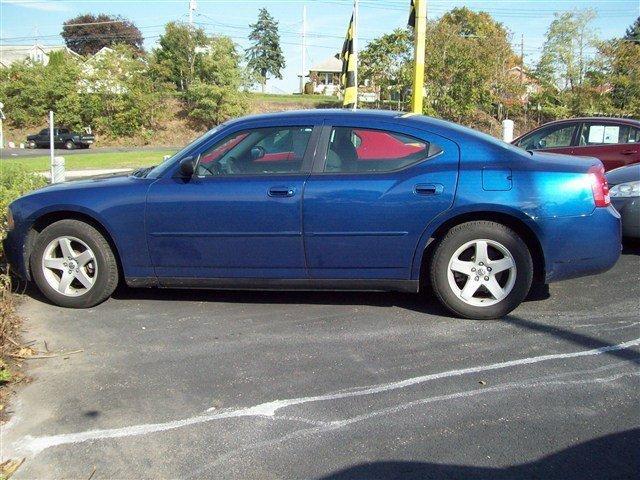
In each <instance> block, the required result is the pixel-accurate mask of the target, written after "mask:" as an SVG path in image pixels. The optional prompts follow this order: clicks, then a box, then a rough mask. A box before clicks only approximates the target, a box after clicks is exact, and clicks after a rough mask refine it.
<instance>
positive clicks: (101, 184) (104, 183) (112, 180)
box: [33, 172, 144, 193]
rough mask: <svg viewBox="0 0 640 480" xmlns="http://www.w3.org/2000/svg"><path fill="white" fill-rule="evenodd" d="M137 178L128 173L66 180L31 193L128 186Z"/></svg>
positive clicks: (137, 179)
mask: <svg viewBox="0 0 640 480" xmlns="http://www.w3.org/2000/svg"><path fill="white" fill-rule="evenodd" d="M140 180H144V179H140V178H137V177H133V176H132V175H130V174H129V173H126V172H125V173H117V174H116V173H114V174H107V175H98V176H95V177H91V178H85V179H77V180H68V181H66V182H62V183H52V184H49V185H46V186H44V187H42V188H40V189H38V190H35V191H34V192H33V193H37V192H58V191H73V190H85V189H100V188H110V187H118V186H123V185H128V184H130V183H132V182H136V181H140Z"/></svg>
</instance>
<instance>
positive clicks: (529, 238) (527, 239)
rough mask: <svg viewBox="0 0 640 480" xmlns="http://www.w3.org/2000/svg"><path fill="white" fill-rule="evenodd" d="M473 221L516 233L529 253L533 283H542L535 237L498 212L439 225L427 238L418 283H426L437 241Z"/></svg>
mask: <svg viewBox="0 0 640 480" xmlns="http://www.w3.org/2000/svg"><path fill="white" fill-rule="evenodd" d="M474 220H488V221H491V222H496V223H501V224H503V225H505V226H507V227H509V228H510V229H512V230H513V231H514V232H516V233H517V234H518V235H519V236H520V238H521V239H522V241H523V242H524V243H525V244H526V245H527V248H529V251H530V252H531V260H532V261H533V283H534V284H538V285H539V284H543V283H544V278H545V270H544V252H543V250H542V246H541V245H540V241H539V240H538V237H537V235H536V234H535V233H534V231H533V230H531V228H530V227H529V226H528V225H527V224H526V223H524V222H523V221H522V220H520V219H518V218H516V217H514V216H512V215H509V214H506V213H500V212H470V213H465V214H462V215H458V216H456V217H453V218H450V219H449V220H447V221H446V222H444V223H443V224H442V225H440V226H439V227H438V228H437V229H436V230H435V232H433V233H432V234H431V238H429V241H428V242H427V246H426V247H425V249H424V253H423V255H422V265H421V267H420V281H421V282H422V283H426V282H427V281H428V278H429V274H428V267H429V262H430V261H431V257H432V256H433V252H434V251H435V247H436V245H437V244H438V241H439V240H440V239H441V238H443V237H444V236H445V235H446V234H447V232H448V231H449V230H451V229H452V228H453V227H455V226H456V225H460V224H462V223H465V222H471V221H474Z"/></svg>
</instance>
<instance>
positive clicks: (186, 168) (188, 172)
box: [179, 156, 196, 178]
mask: <svg viewBox="0 0 640 480" xmlns="http://www.w3.org/2000/svg"><path fill="white" fill-rule="evenodd" d="M179 171H180V176H181V177H183V178H191V177H193V174H194V173H195V171H196V159H195V158H193V157H191V156H189V157H185V158H183V159H182V160H180V170H179Z"/></svg>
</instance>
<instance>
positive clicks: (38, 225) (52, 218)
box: [25, 211, 123, 276]
mask: <svg viewBox="0 0 640 480" xmlns="http://www.w3.org/2000/svg"><path fill="white" fill-rule="evenodd" d="M60 220H78V221H80V222H84V223H86V224H88V225H91V226H92V227H93V228H95V229H96V230H98V232H100V234H101V235H102V236H103V237H104V238H105V240H106V241H107V243H108V244H109V246H110V247H111V251H113V255H114V256H115V257H116V262H117V263H118V271H119V272H120V275H121V276H122V275H123V270H122V263H121V261H120V253H119V252H118V247H116V244H115V242H114V241H113V238H112V237H111V235H110V234H109V232H108V231H107V229H106V228H104V226H103V225H102V224H101V223H100V222H99V221H97V220H96V219H95V218H93V217H91V216H90V215H87V214H84V213H79V212H73V211H58V212H51V213H46V214H44V215H42V216H41V217H39V218H38V219H37V220H36V221H35V222H33V225H32V226H31V230H30V231H29V234H28V236H27V241H26V255H25V261H26V262H27V265H26V266H27V271H29V272H30V268H31V267H30V263H31V262H30V258H31V251H32V249H33V245H34V244H35V241H36V239H37V238H38V235H39V234H40V232H42V231H43V230H44V229H45V228H47V227H48V226H49V225H52V224H54V223H56V222H59V221H60Z"/></svg>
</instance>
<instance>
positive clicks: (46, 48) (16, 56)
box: [0, 43, 77, 66]
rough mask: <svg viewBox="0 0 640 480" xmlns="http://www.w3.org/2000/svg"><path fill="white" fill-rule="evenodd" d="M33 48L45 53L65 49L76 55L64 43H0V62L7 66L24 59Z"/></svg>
mask: <svg viewBox="0 0 640 480" xmlns="http://www.w3.org/2000/svg"><path fill="white" fill-rule="evenodd" d="M35 50H40V51H41V52H42V53H44V54H45V55H49V54H50V53H51V52H59V51H67V52H69V53H73V54H74V55H77V53H76V52H74V51H73V50H69V49H68V48H67V46H66V45H40V44H38V43H36V44H33V45H0V64H2V65H4V66H9V65H11V64H12V63H14V62H19V61H21V60H26V59H27V58H29V54H30V53H31V52H33V51H35Z"/></svg>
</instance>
